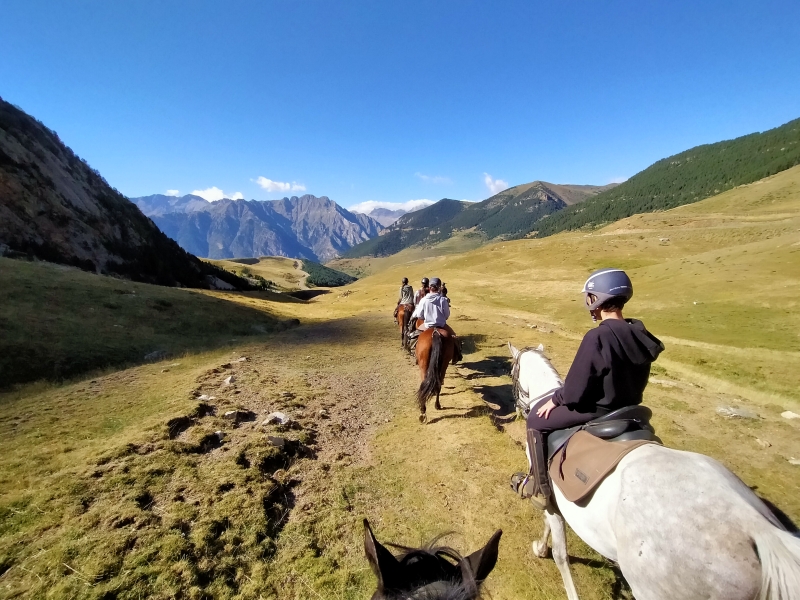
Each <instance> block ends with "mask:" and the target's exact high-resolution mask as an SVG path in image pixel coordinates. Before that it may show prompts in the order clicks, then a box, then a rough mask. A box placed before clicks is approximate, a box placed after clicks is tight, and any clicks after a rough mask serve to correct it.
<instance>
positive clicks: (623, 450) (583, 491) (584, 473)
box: [550, 431, 658, 502]
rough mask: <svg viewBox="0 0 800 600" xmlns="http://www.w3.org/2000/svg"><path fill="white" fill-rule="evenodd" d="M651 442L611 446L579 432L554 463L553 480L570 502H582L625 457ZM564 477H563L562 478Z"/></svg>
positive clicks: (618, 443)
mask: <svg viewBox="0 0 800 600" xmlns="http://www.w3.org/2000/svg"><path fill="white" fill-rule="evenodd" d="M657 443H658V442H655V441H651V440H632V441H628V442H609V441H606V440H602V439H600V438H598V437H595V436H593V435H592V434H590V433H587V432H585V431H578V432H576V433H575V434H574V435H573V436H572V437H571V438H570V439H569V442H568V443H567V445H566V448H565V449H562V450H561V451H559V452H557V453H556V455H555V456H554V457H553V460H552V461H551V462H550V479H551V480H552V481H553V483H555V484H556V485H557V486H558V489H559V490H561V493H562V494H564V497H565V498H566V499H567V500H568V501H570V502H580V501H581V500H583V499H584V498H585V497H586V496H588V495H589V494H591V493H592V492H593V491H594V489H595V488H596V487H597V486H598V485H599V484H600V482H601V481H603V479H605V477H606V475H608V474H609V473H611V471H613V470H614V468H615V467H616V466H617V463H618V462H619V461H621V460H622V459H623V457H624V456H625V455H626V454H627V453H628V452H630V451H631V450H635V449H636V448H638V447H639V446H643V445H644V444H657ZM562 473H563V477H562Z"/></svg>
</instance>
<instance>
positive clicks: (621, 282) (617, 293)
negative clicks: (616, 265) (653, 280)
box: [581, 269, 633, 311]
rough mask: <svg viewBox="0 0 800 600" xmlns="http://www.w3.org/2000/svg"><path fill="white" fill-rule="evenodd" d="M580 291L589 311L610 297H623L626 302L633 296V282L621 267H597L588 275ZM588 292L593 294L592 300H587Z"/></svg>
mask: <svg viewBox="0 0 800 600" xmlns="http://www.w3.org/2000/svg"><path fill="white" fill-rule="evenodd" d="M581 291H582V292H583V294H584V298H586V308H587V309H589V310H590V311H591V310H594V309H596V308H598V307H600V306H601V305H602V304H603V302H605V301H606V300H610V299H611V298H625V301H626V302H627V301H628V300H630V299H631V298H632V297H633V284H632V283H631V278H630V277H628V275H627V274H626V273H625V271H623V270H622V269H598V270H597V271H595V272H594V273H592V274H591V275H589V279H587V280H586V283H584V284H583V290H581ZM589 294H592V295H594V297H595V301H594V302H589V299H588V298H589Z"/></svg>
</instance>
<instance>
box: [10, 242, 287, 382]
mask: <svg viewBox="0 0 800 600" xmlns="http://www.w3.org/2000/svg"><path fill="white" fill-rule="evenodd" d="M209 267H210V265H209ZM0 281H2V282H3V285H0V306H2V307H3V310H2V312H1V313H0V373H2V374H3V377H2V380H0V388H4V387H6V386H9V385H13V384H16V383H22V382H26V381H34V380H37V379H48V380H51V381H60V380H63V379H70V378H73V377H75V376H78V375H81V374H84V373H87V372H91V371H98V370H102V369H109V368H114V367H121V366H126V365H133V364H139V363H142V362H146V361H148V360H153V359H156V358H159V359H161V358H166V357H170V358H174V357H180V356H182V355H183V354H185V353H186V352H194V351H199V350H207V349H210V348H219V347H221V346H225V345H227V344H229V343H230V341H231V339H234V338H245V339H247V338H250V337H252V336H260V335H263V334H264V333H267V332H271V331H281V330H283V329H286V327H288V326H289V325H291V323H287V322H284V321H282V320H280V319H278V318H276V317H275V316H273V315H272V314H270V313H269V312H267V311H265V310H261V309H253V308H252V307H249V306H243V305H242V304H241V303H240V302H239V303H237V302H238V298H240V296H238V295H237V296H234V295H233V294H231V293H224V292H210V291H199V290H190V289H180V288H170V287H164V286H158V285H149V284H145V283H134V282H131V281H126V280H122V279H117V278H114V277H106V276H102V275H94V274H92V273H85V272H83V271H80V270H78V269H76V268H73V267H65V266H62V265H56V264H52V263H46V262H28V261H22V260H12V259H9V258H0ZM252 294H254V297H259V298H264V299H268V300H271V301H277V302H291V301H292V300H291V299H287V298H286V297H285V296H282V295H280V294H272V293H270V292H252ZM233 298H236V299H237V301H233V300H232V299H233ZM146 356H149V357H150V358H147V359H146V358H145V357H146Z"/></svg>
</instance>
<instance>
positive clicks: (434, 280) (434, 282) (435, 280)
mask: <svg viewBox="0 0 800 600" xmlns="http://www.w3.org/2000/svg"><path fill="white" fill-rule="evenodd" d="M433 286H436V287H437V288H440V287H442V280H441V279H439V278H438V277H431V287H433Z"/></svg>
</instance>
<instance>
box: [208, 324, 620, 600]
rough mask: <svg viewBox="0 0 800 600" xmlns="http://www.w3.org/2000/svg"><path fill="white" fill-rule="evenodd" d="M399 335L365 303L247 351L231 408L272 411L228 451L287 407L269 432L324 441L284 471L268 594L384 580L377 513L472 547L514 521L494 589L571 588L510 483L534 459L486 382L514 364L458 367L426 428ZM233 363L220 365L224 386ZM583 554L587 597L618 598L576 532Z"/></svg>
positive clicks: (402, 534)
mask: <svg viewBox="0 0 800 600" xmlns="http://www.w3.org/2000/svg"><path fill="white" fill-rule="evenodd" d="M392 333H393V329H392V324H391V320H390V319H387V318H386V317H384V316H377V315H372V314H365V315H362V316H361V317H359V318H358V319H356V318H353V319H342V320H335V321H329V322H325V323H319V324H316V325H309V326H305V327H302V328H300V329H298V330H296V331H293V332H290V333H288V334H287V335H286V336H284V337H283V338H282V340H281V342H280V343H277V342H276V343H275V344H268V345H266V346H263V347H259V348H252V349H250V350H249V354H248V356H249V360H248V361H246V362H242V363H234V365H235V367H233V368H234V370H235V377H236V383H235V386H236V388H237V389H236V390H235V392H238V393H235V394H233V397H235V402H233V401H230V400H225V401H223V402H222V405H221V408H222V409H229V408H232V407H233V406H234V404H235V405H236V406H238V407H241V408H242V409H244V410H250V411H253V412H255V413H257V414H258V418H257V419H256V420H255V421H253V422H252V423H245V424H241V425H240V426H239V427H238V428H237V429H236V430H235V431H234V432H232V434H231V439H230V441H229V443H228V444H226V446H227V448H226V449H225V450H224V452H226V453H228V454H230V453H232V452H236V448H238V447H240V446H244V445H246V444H248V443H249V440H250V439H252V438H253V437H260V436H263V435H264V434H265V429H264V427H262V426H260V425H259V424H258V423H259V421H260V420H261V419H262V417H263V415H264V414H266V413H268V412H270V411H273V410H282V411H284V412H286V413H287V414H288V415H289V416H290V417H291V418H292V419H294V420H296V421H297V422H298V424H299V425H298V427H299V429H298V432H299V434H298V432H295V431H290V432H284V433H276V432H274V431H273V432H266V433H270V434H272V435H285V436H286V437H288V438H298V437H301V439H304V440H305V441H307V442H308V447H309V449H310V452H309V453H308V454H306V455H305V456H303V457H300V458H298V459H297V460H296V461H294V462H292V464H291V466H289V467H288V468H287V469H286V472H285V473H278V474H277V475H276V479H281V480H282V481H286V482H290V494H287V499H286V502H285V509H286V512H285V518H284V519H283V520H282V522H281V524H280V533H279V534H278V536H277V540H276V551H275V554H274V556H273V557H271V559H270V564H269V568H268V569H267V572H268V575H267V586H266V587H265V589H264V597H274V598H287V599H288V598H292V599H295V598H296V599H300V598H310V597H324V598H364V597H366V596H368V595H369V594H368V592H369V591H370V590H371V586H372V585H374V584H373V579H372V575H371V573H370V571H369V570H368V568H367V564H366V562H365V560H364V558H363V551H362V528H361V520H362V519H363V518H364V517H367V518H369V519H370V521H371V522H372V523H373V526H374V528H375V529H376V531H377V532H378V534H379V536H380V537H381V538H382V539H385V540H390V541H396V542H399V543H408V544H418V543H422V542H425V541H429V540H430V539H432V538H433V537H435V536H437V535H440V534H442V533H445V532H453V533H454V534H455V535H454V536H453V537H452V538H450V542H451V543H452V544H453V545H455V546H456V547H457V548H461V549H462V550H463V551H467V552H468V551H471V550H473V549H475V548H477V547H478V546H479V545H481V544H483V543H484V542H485V541H486V539H488V537H489V536H490V535H491V534H492V533H493V532H494V530H495V529H499V528H500V529H503V530H504V537H503V542H502V544H501V555H500V556H501V558H500V562H499V564H498V567H497V569H496V571H495V573H494V574H493V575H492V578H491V581H490V584H489V590H490V591H491V593H492V597H493V598H496V599H501V598H509V599H511V598H521V597H525V598H552V597H558V596H559V595H560V594H562V593H563V592H562V588H561V583H560V577H559V575H558V573H557V570H556V568H555V566H554V565H553V563H552V561H549V560H548V561H542V560H537V559H534V558H533V557H532V555H531V553H530V542H531V540H532V539H533V537H534V536H535V535H536V534H538V532H539V531H540V528H541V523H540V518H539V516H538V515H536V514H535V512H534V511H533V509H532V508H531V507H530V506H529V505H527V504H526V503H524V502H521V501H519V500H517V498H516V497H515V496H514V495H513V494H512V493H511V492H510V491H509V490H508V489H507V479H508V475H509V474H510V473H511V472H512V471H513V470H516V469H519V468H520V467H521V466H523V464H522V463H524V455H523V453H522V449H521V447H520V446H519V445H518V444H517V443H516V442H514V441H513V440H512V438H510V437H509V436H507V435H505V433H503V432H502V431H501V430H500V429H499V428H498V427H497V426H496V425H495V424H493V419H492V418H490V413H491V412H493V411H492V410H491V407H490V406H489V405H487V403H486V402H484V399H483V396H482V394H481V392H483V393H484V394H486V393H488V392H487V390H488V388H487V385H486V383H487V381H486V378H491V377H495V376H496V375H498V374H501V373H503V369H504V368H505V367H504V365H502V364H500V363H499V362H497V363H495V362H492V361H489V362H486V361H481V360H478V361H469V360H468V361H467V365H466V366H462V367H458V368H453V367H451V368H450V370H449V371H448V377H447V380H446V383H445V389H444V391H443V394H442V404H443V405H444V406H445V409H444V410H442V411H441V412H437V411H435V410H434V409H433V407H432V406H431V407H430V413H429V416H430V422H429V424H428V425H427V426H421V425H420V424H419V423H418V422H417V419H416V416H417V411H416V407H415V404H414V400H413V398H414V392H415V390H416V388H417V386H418V379H417V371H416V367H415V366H414V365H413V362H412V361H411V359H410V358H409V357H407V356H405V355H403V354H402V353H401V351H400V350H399V348H398V347H396V346H397V344H396V343H395V339H394V338H395V336H394V335H392ZM226 372H227V371H226ZM221 375H222V373H219V374H217V373H213V374H212V377H211V381H214V384H213V385H216V380H215V379H214V378H217V379H218V378H219V377H221ZM211 391H213V390H212V389H211V387H209V388H208V389H206V388H203V387H202V386H201V387H200V388H198V390H197V392H203V393H208V392H211ZM229 396H230V394H229ZM495 400H497V399H495ZM494 406H495V407H497V405H496V404H495V405H494ZM501 412H502V411H501ZM571 553H572V555H573V556H574V557H575V559H576V576H577V579H578V581H579V585H581V588H582V591H583V597H585V598H603V597H609V596H610V595H613V594H614V593H616V592H615V590H618V589H619V588H620V586H621V584H620V582H619V581H618V580H617V578H616V576H615V575H614V573H613V572H612V570H611V569H610V568H608V566H607V565H606V564H605V562H604V561H602V560H601V559H599V557H597V556H596V555H595V554H594V553H592V552H591V551H589V550H588V549H587V548H586V547H585V546H584V545H583V544H582V543H580V542H578V541H576V540H573V543H572V545H571Z"/></svg>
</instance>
